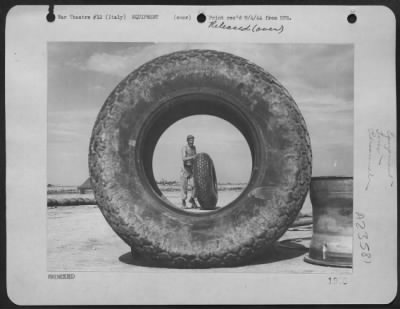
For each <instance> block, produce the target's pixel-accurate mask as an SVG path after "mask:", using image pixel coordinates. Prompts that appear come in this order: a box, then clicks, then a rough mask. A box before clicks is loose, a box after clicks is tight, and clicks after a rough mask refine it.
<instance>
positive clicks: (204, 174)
mask: <svg viewBox="0 0 400 309" xmlns="http://www.w3.org/2000/svg"><path fill="white" fill-rule="evenodd" d="M193 179H194V186H195V188H196V197H197V200H198V201H199V204H200V207H201V209H207V210H213V209H215V208H216V206H217V202H218V185H217V176H216V174H215V168H214V163H213V161H212V159H211V158H210V156H209V155H208V154H206V153H199V154H197V155H196V157H195V159H194V160H193Z"/></svg>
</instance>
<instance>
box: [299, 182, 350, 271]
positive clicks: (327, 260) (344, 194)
mask: <svg viewBox="0 0 400 309" xmlns="http://www.w3.org/2000/svg"><path fill="white" fill-rule="evenodd" d="M310 198H311V203H312V209H313V210H312V211H313V236H312V239H311V244H310V251H309V255H308V256H306V257H305V258H304V260H305V261H306V262H309V263H312V264H318V265H324V266H336V267H352V257H353V246H352V244H353V178H352V177H313V178H312V179H311V190H310Z"/></svg>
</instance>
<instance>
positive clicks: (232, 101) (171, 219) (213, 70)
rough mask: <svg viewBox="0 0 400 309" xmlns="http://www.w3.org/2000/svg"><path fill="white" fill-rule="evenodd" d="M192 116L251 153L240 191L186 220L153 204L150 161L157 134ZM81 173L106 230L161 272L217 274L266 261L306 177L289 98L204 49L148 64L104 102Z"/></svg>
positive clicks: (258, 72) (305, 152)
mask: <svg viewBox="0 0 400 309" xmlns="http://www.w3.org/2000/svg"><path fill="white" fill-rule="evenodd" d="M196 114H209V115H214V116H217V117H220V118H222V119H225V120H227V121H229V122H231V123H232V124H233V125H234V126H236V127H237V128H238V129H239V130H240V131H241V133H242V134H243V136H244V137H245V138H246V140H247V142H248V144H249V147H250V150H251V154H252V162H253V166H252V173H251V178H250V180H249V184H248V186H247V187H246V188H245V189H244V190H243V192H242V193H241V195H240V196H239V197H238V198H237V199H236V200H235V201H233V202H232V203H230V204H229V205H227V206H225V207H223V208H220V209H217V210H215V211H210V212H199V213H196V212H186V211H184V210H181V209H178V208H176V207H173V206H171V205H169V204H168V203H166V202H165V201H163V200H162V198H161V196H162V194H161V192H160V190H159V189H158V187H157V184H156V181H155V179H154V175H153V169H152V158H153V154H154V148H155V145H156V143H157V141H158V139H159V137H160V136H161V134H162V133H163V132H164V131H165V130H166V128H168V127H169V126H170V125H172V124H173V123H174V122H176V121H178V120H179V119H182V118H184V117H188V116H190V115H196ZM89 169H90V175H91V178H92V184H93V186H94V192H95V197H96V200H97V202H98V205H99V207H100V210H101V211H102V213H103V215H104V217H105V219H106V220H107V222H108V223H109V224H110V225H111V227H112V228H113V230H114V231H115V232H116V233H117V234H118V235H119V236H120V237H121V238H122V239H123V240H124V241H125V242H126V243H127V244H128V245H129V246H130V247H131V248H132V252H133V253H138V254H140V255H141V256H143V257H144V258H145V259H147V260H149V261H152V262H154V263H157V265H161V266H167V267H195V268H201V267H221V266H233V265H238V264H243V263H248V262H249V261H251V260H252V259H253V258H255V257H256V256H258V255H261V254H266V252H268V249H269V248H270V246H271V244H272V243H273V242H275V241H276V240H277V239H278V238H279V237H281V236H282V234H283V233H284V232H285V231H286V230H287V228H288V227H289V226H290V224H291V223H292V222H293V221H294V220H295V218H296V216H297V214H298V212H299V211H300V209H301V207H302V205H303V202H304V199H305V197H306V194H307V191H308V188H309V184H310V179H311V147H310V139H309V136H308V132H307V129H306V125H305V122H304V119H303V117H302V116H301V113H300V111H299V109H298V107H297V105H296V103H295V102H294V100H293V98H292V97H291V96H290V94H289V93H288V92H287V91H286V90H285V88H283V86H282V85H281V84H280V83H279V82H278V81H277V80H276V79H275V78H274V77H273V76H271V75H270V74H268V73H267V72H265V71H264V70H263V69H261V68H260V67H258V66H256V65H254V64H252V63H250V62H248V61H247V60H245V59H243V58H240V57H236V56H234V55H231V54H228V53H223V52H217V51H211V50H188V51H182V52H176V53H172V54H169V55H165V56H162V57H159V58H156V59H154V60H152V61H150V62H148V63H146V64H144V65H142V66H141V67H139V68H138V69H136V70H135V71H133V72H132V73H131V74H129V75H128V76H127V77H126V78H125V79H124V80H123V81H122V82H121V83H120V84H119V85H118V86H117V87H116V88H115V90H114V91H113V92H112V93H111V94H110V96H109V97H108V98H107V100H106V102H105V104H104V105H103V107H102V108H101V110H100V113H99V115H98V117H97V120H96V123H95V125H94V128H93V132H92V136H91V141H90V148H89Z"/></svg>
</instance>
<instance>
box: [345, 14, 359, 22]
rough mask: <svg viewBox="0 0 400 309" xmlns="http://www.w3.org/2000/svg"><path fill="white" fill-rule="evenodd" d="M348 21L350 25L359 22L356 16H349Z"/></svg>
mask: <svg viewBox="0 0 400 309" xmlns="http://www.w3.org/2000/svg"><path fill="white" fill-rule="evenodd" d="M347 21H348V22H349V23H350V24H354V23H355V22H356V21H357V15H356V14H353V13H352V14H349V16H347Z"/></svg>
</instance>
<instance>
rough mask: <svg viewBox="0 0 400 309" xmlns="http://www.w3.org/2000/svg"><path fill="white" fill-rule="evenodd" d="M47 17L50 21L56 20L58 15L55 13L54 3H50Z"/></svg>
mask: <svg viewBox="0 0 400 309" xmlns="http://www.w3.org/2000/svg"><path fill="white" fill-rule="evenodd" d="M46 19H47V21H48V22H49V23H52V22H53V21H55V19H56V15H54V4H50V5H49V13H48V14H47V15H46Z"/></svg>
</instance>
